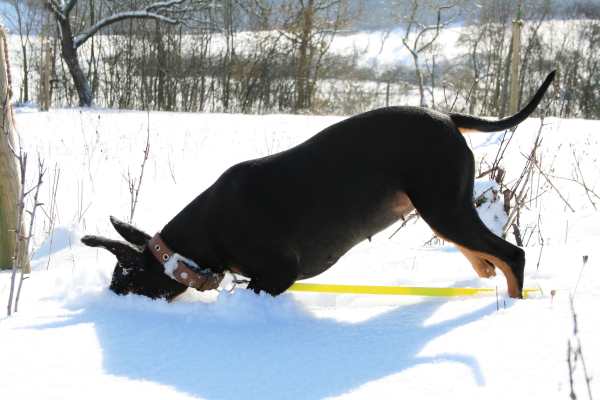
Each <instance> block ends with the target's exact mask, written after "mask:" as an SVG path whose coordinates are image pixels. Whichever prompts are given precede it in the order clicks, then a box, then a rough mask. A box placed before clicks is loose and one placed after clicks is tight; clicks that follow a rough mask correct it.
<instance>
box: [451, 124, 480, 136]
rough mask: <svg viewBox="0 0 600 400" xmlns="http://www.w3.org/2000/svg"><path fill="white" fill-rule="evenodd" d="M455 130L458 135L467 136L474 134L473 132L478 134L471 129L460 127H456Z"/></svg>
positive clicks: (475, 130)
mask: <svg viewBox="0 0 600 400" xmlns="http://www.w3.org/2000/svg"><path fill="white" fill-rule="evenodd" d="M456 129H458V131H459V132H460V133H462V134H463V135H469V134H471V133H474V132H479V131H478V130H477V129H471V128H462V127H460V126H459V127H456Z"/></svg>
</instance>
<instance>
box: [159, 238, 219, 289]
mask: <svg viewBox="0 0 600 400" xmlns="http://www.w3.org/2000/svg"><path fill="white" fill-rule="evenodd" d="M148 248H149V249H150V251H151V252H152V254H153V255H154V257H155V258H156V259H157V260H158V262H159V263H161V265H162V266H163V267H164V269H165V274H167V275H168V276H169V277H171V278H173V279H175V280H176V281H177V282H179V283H181V284H182V285H185V286H189V287H192V288H194V289H197V290H200V291H205V290H211V289H216V288H218V287H219V285H220V284H221V281H222V280H223V277H224V274H216V273H214V272H212V271H210V270H209V269H201V268H200V267H199V266H198V265H197V264H196V263H195V262H194V261H192V260H189V259H187V258H185V257H183V256H181V255H180V254H178V253H175V252H174V251H172V250H171V249H170V248H169V247H168V246H167V244H166V243H165V242H164V241H163V240H162V238H161V237H160V234H158V233H157V234H156V235H154V237H153V238H152V239H150V241H149V242H148Z"/></svg>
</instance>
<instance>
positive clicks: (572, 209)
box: [533, 162, 575, 212]
mask: <svg viewBox="0 0 600 400" xmlns="http://www.w3.org/2000/svg"><path fill="white" fill-rule="evenodd" d="M533 165H535V167H536V168H537V169H538V171H539V172H540V174H541V175H542V176H543V177H544V178H545V179H546V181H547V182H548V183H549V184H550V186H552V189H554V191H555V192H556V193H557V194H558V196H559V197H560V198H561V200H562V201H563V202H564V203H565V204H566V206H567V207H569V210H571V212H575V209H574V208H573V207H571V204H569V202H568V201H567V199H565V198H564V196H563V195H562V193H561V192H560V190H558V188H557V187H556V186H554V184H553V183H552V181H551V180H550V178H548V176H547V175H546V173H545V172H544V171H542V169H541V168H540V166H539V165H538V164H537V162H534V163H533Z"/></svg>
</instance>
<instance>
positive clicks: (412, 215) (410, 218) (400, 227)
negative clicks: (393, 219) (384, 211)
mask: <svg viewBox="0 0 600 400" xmlns="http://www.w3.org/2000/svg"><path fill="white" fill-rule="evenodd" d="M417 217H419V213H417V212H414V213H412V214H410V215H409V216H408V217H406V218H405V219H404V221H403V222H402V225H400V226H399V227H398V229H396V230H395V231H394V233H392V234H391V235H390V237H389V238H388V239H391V238H393V237H394V236H395V235H396V233H398V232H399V231H400V229H402V228H404V227H405V226H406V224H408V221H410V220H412V219H414V218H417Z"/></svg>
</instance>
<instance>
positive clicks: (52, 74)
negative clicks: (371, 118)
mask: <svg viewBox="0 0 600 400" xmlns="http://www.w3.org/2000/svg"><path fill="white" fill-rule="evenodd" d="M3 2H4V3H5V4H8V5H9V6H11V7H12V10H13V12H12V13H10V15H8V16H7V18H6V19H7V20H9V22H10V24H9V25H11V28H12V31H13V33H15V34H16V35H15V36H16V38H17V39H18V40H17V42H18V43H19V46H18V48H17V49H16V53H17V54H18V62H17V63H15V65H17V64H18V69H19V73H18V74H15V75H18V76H19V79H18V80H17V81H16V82H13V84H14V85H15V87H18V91H17V89H16V90H15V93H18V100H19V101H20V102H22V103H27V102H30V101H32V100H35V101H37V103H38V104H40V105H42V108H44V107H43V104H49V103H50V101H46V102H43V101H41V100H36V99H39V98H42V99H43V98H44V96H45V97H48V98H49V99H50V100H51V103H52V104H53V105H56V106H77V105H80V106H90V105H92V104H95V105H98V106H102V107H111V108H124V109H145V110H146V109H150V110H168V111H207V112H242V113H267V112H293V113H304V112H312V113H339V114H350V113H355V112H360V111H364V110H367V109H370V108H373V107H378V106H385V105H394V104H400V103H403V102H409V103H411V104H415V105H422V106H427V107H433V108H437V109H440V110H450V109H452V110H454V111H464V112H469V113H475V114H484V115H506V114H507V113H508V112H509V103H510V98H511V93H510V91H511V90H510V81H511V79H518V83H519V85H518V86H517V87H518V91H519V93H518V96H517V97H516V98H517V99H518V101H519V102H525V101H527V99H528V97H529V96H530V95H531V94H532V93H533V92H534V91H535V89H536V88H537V86H538V84H539V82H540V81H541V80H542V79H543V77H544V76H545V75H546V73H547V72H549V71H550V70H551V69H554V68H558V70H559V75H558V79H557V83H556V85H555V90H554V94H555V96H554V98H552V99H551V101H548V104H547V105H546V106H545V107H544V110H546V112H547V113H550V114H552V115H558V116H563V117H585V118H600V91H598V90H597V88H598V87H600V86H599V84H600V72H599V71H598V69H599V68H598V66H600V53H599V52H597V51H595V49H597V48H598V45H599V44H600V17H599V16H600V6H598V5H595V4H593V3H591V2H590V3H581V4H577V5H576V6H574V7H572V8H570V9H568V10H565V9H564V7H563V8H561V15H557V14H556V13H557V9H556V6H554V5H553V3H552V2H550V1H547V0H531V1H525V2H523V1H519V0H503V1H492V0H483V1H480V2H479V7H477V8H473V7H469V4H471V2H469V1H467V0H458V1H453V2H451V3H450V2H444V1H440V0H426V1H418V0H398V1H389V2H387V3H386V4H387V7H389V9H390V11H389V18H388V19H392V20H394V21H397V23H396V24H395V25H394V26H393V28H394V29H400V30H401V31H402V32H403V33H404V36H403V37H402V39H401V41H402V44H403V46H404V48H405V49H406V51H407V52H408V54H409V55H410V58H409V60H411V62H410V64H406V63H402V62H400V61H399V62H398V63H397V64H396V65H392V66H388V67H386V68H381V67H375V66H366V65H365V64H364V63H361V62H360V58H361V51H362V50H361V49H357V50H356V51H355V52H354V53H353V54H350V55H348V54H346V55H340V54H337V53H336V52H334V51H332V49H331V45H332V43H333V41H334V39H335V38H336V37H339V36H340V35H346V34H348V33H349V31H350V28H351V27H352V26H353V25H354V24H355V22H356V20H357V19H359V18H361V16H363V15H365V14H368V13H369V9H368V7H369V2H364V1H357V0H353V1H349V0H123V1H115V0H3ZM559 17H560V18H561V19H563V21H562V23H563V25H561V21H557V18H559ZM551 20H554V21H555V22H556V23H555V24H553V25H552V26H555V27H557V28H556V29H560V27H561V26H563V28H562V30H560V31H556V32H554V31H551V30H549V29H548V28H547V26H548V25H547V23H548V22H549V21H551ZM457 21H460V24H461V26H462V28H461V29H460V31H461V36H460V39H459V45H460V49H461V52H460V53H459V54H458V55H457V56H454V57H452V58H451V59H447V58H445V57H444V56H443V54H444V49H443V48H441V46H442V43H443V42H442V41H440V37H441V36H443V32H444V29H447V28H449V27H456V24H457ZM515 21H517V22H518V21H524V22H523V23H522V24H521V25H520V28H519V29H520V32H521V37H522V39H521V41H520V44H519V48H518V50H519V52H520V57H519V59H518V74H517V75H516V76H515V78H513V77H512V76H511V75H514V72H513V71H512V70H511V60H513V59H514V57H513V49H512V45H511V43H512V35H514V33H512V34H511V32H514V31H513V30H514V27H513V24H514V22H515ZM567 24H568V25H567ZM567 26H568V28H566V27H567ZM386 29H390V28H386ZM567 31H568V32H567ZM390 33H391V31H387V32H386V31H385V30H384V31H383V35H382V43H381V45H382V46H383V45H384V44H385V40H386V38H387V37H388V36H389V34H390ZM513 68H514V66H513Z"/></svg>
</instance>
